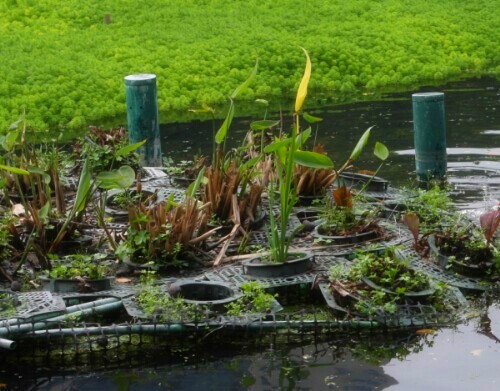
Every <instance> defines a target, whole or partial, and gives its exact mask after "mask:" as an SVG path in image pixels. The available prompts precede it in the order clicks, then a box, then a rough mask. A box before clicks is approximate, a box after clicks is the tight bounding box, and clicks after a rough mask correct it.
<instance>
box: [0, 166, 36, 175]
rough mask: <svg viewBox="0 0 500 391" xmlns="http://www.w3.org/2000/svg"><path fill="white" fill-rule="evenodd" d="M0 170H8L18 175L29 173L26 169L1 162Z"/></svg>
mask: <svg viewBox="0 0 500 391" xmlns="http://www.w3.org/2000/svg"><path fill="white" fill-rule="evenodd" d="M0 170H5V171H9V172H12V173H13V174H18V175H29V174H30V173H29V172H28V171H26V170H23V169H22V168H17V167H11V166H4V165H3V164H0Z"/></svg>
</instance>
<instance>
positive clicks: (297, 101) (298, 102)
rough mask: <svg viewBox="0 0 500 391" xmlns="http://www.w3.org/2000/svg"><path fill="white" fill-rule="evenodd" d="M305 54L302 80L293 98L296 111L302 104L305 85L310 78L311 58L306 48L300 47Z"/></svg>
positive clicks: (304, 96)
mask: <svg viewBox="0 0 500 391" xmlns="http://www.w3.org/2000/svg"><path fill="white" fill-rule="evenodd" d="M302 50H303V51H304V53H305V55H306V67H305V69H304V76H302V80H301V81H300V85H299V89H298V90H297V97H296V99H295V112H296V113H298V112H299V111H300V109H301V108H302V105H303V104H304V100H305V99H306V96H307V86H308V84H309V79H310V78H311V68H312V66H311V59H310V58H309V54H308V53H307V50H306V49H304V48H302Z"/></svg>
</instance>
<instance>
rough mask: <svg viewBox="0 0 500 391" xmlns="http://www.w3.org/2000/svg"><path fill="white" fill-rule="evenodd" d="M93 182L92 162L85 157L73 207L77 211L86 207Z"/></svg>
mask: <svg viewBox="0 0 500 391" xmlns="http://www.w3.org/2000/svg"><path fill="white" fill-rule="evenodd" d="M91 187H92V183H91V180H90V163H89V159H85V162H84V163H83V167H82V172H81V174H80V180H79V182H78V189H77V190H76V197H75V203H74V204H73V209H74V211H75V212H81V211H83V210H84V209H85V207H86V205H87V202H88V200H89V198H90V190H91Z"/></svg>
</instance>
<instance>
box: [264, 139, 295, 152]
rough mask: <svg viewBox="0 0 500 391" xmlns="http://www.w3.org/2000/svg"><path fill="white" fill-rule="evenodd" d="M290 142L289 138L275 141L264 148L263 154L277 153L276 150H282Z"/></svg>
mask: <svg viewBox="0 0 500 391" xmlns="http://www.w3.org/2000/svg"><path fill="white" fill-rule="evenodd" d="M291 142H292V139H291V138H285V139H277V140H276V141H275V142H273V143H271V144H269V145H266V146H265V147H264V152H265V153H271V152H274V151H277V150H278V149H281V148H284V147H286V146H288V145H290V143H291Z"/></svg>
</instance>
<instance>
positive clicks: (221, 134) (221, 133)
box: [215, 99, 234, 144]
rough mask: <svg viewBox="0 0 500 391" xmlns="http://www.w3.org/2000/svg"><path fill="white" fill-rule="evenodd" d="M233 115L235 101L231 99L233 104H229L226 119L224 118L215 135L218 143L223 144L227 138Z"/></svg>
mask: <svg viewBox="0 0 500 391" xmlns="http://www.w3.org/2000/svg"><path fill="white" fill-rule="evenodd" d="M233 116H234V102H233V100H232V99H231V105H230V106H229V111H228V112H227V115H226V119H225V120H224V122H223V123H222V126H221V127H220V128H219V130H218V131H217V134H216V135H215V142H216V143H217V144H221V143H222V142H223V141H224V140H225V139H226V136H227V132H228V130H229V126H231V122H233Z"/></svg>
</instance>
